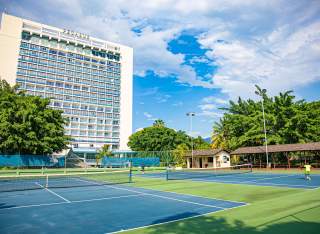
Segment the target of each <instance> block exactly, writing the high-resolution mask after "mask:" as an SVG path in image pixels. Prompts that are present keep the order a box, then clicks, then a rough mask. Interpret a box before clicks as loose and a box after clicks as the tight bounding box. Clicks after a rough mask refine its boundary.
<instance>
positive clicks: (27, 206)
mask: <svg viewBox="0 0 320 234" xmlns="http://www.w3.org/2000/svg"><path fill="white" fill-rule="evenodd" d="M60 204H70V202H53V203H42V204H35V205H25V206H14V207H7V208H0V212H1V211H2V210H13V209H21V208H29V207H39V206H53V205H60Z"/></svg>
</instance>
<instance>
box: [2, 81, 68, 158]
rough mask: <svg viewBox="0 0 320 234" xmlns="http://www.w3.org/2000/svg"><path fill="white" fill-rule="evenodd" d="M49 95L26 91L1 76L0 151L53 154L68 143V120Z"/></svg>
mask: <svg viewBox="0 0 320 234" xmlns="http://www.w3.org/2000/svg"><path fill="white" fill-rule="evenodd" d="M49 103H50V100H49V99H44V98H41V97H36V96H28V95H25V93H24V92H22V91H19V90H18V86H13V87H11V86H10V85H9V84H8V83H7V82H6V81H5V80H1V79H0V152H1V153H21V154H51V153H53V152H58V151H61V150H62V149H65V148H66V147H67V143H68V141H69V140H70V138H69V137H68V136H65V134H64V125H65V124H66V123H67V120H66V119H65V118H63V117H62V115H61V114H62V111H59V110H53V109H51V108H49V107H48V105H49Z"/></svg>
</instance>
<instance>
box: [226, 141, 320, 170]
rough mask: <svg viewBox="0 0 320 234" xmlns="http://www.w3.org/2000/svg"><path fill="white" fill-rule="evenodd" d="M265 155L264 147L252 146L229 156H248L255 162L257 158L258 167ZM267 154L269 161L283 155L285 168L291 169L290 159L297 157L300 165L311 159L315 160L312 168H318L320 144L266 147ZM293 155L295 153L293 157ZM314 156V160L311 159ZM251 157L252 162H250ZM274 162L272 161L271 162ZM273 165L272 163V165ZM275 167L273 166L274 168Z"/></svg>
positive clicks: (237, 150)
mask: <svg viewBox="0 0 320 234" xmlns="http://www.w3.org/2000/svg"><path fill="white" fill-rule="evenodd" d="M265 153H266V148H265V146H253V147H241V148H238V149H236V150H234V151H232V152H231V153H230V155H233V156H234V155H238V156H248V157H249V158H250V161H251V162H252V161H255V159H256V157H255V156H259V163H260V167H261V165H262V162H261V161H262V160H261V158H262V157H263V155H265ZM268 153H269V155H270V157H271V159H274V158H275V156H279V155H281V154H282V155H284V156H285V157H286V158H287V165H286V167H288V168H290V167H291V163H290V161H291V158H292V156H298V157H299V159H300V164H301V162H302V161H304V164H306V163H307V161H309V162H310V161H311V159H315V160H313V161H314V166H316V167H319V164H320V161H319V159H318V162H317V159H316V158H317V157H318V156H319V155H320V142H312V143H301V144H282V145H268ZM293 153H297V154H295V155H293ZM312 156H315V158H312ZM252 157H253V160H252ZM272 161H274V160H272ZM273 164H274V163H273ZM275 166H276V165H275V164H274V167H275Z"/></svg>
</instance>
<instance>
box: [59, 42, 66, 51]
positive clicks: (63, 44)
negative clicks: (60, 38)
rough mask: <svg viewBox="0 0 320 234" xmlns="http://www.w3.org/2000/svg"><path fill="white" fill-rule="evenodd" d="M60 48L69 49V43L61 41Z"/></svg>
mask: <svg viewBox="0 0 320 234" xmlns="http://www.w3.org/2000/svg"><path fill="white" fill-rule="evenodd" d="M59 48H60V49H63V50H65V49H67V44H66V43H63V42H60V43H59Z"/></svg>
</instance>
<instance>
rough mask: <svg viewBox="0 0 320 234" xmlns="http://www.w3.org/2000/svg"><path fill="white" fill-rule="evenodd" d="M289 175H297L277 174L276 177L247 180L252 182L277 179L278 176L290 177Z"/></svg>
mask: <svg viewBox="0 0 320 234" xmlns="http://www.w3.org/2000/svg"><path fill="white" fill-rule="evenodd" d="M290 176H297V175H296V174H294V175H283V176H277V177H269V178H261V179H255V180H248V181H249V182H253V181H260V180H272V179H279V178H283V177H290Z"/></svg>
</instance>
